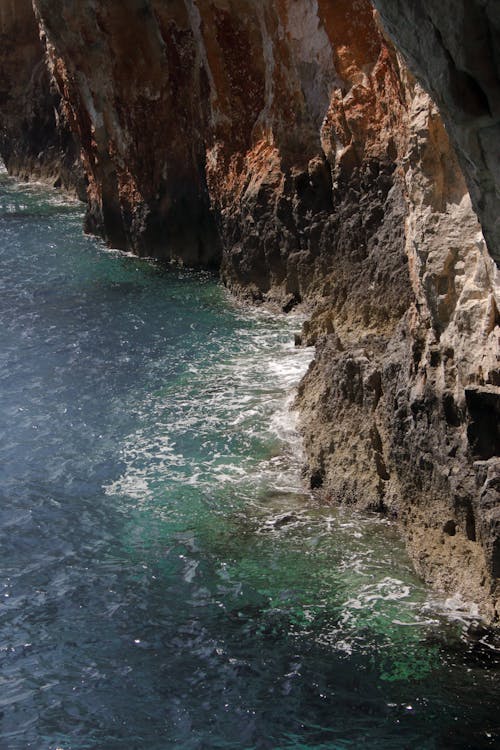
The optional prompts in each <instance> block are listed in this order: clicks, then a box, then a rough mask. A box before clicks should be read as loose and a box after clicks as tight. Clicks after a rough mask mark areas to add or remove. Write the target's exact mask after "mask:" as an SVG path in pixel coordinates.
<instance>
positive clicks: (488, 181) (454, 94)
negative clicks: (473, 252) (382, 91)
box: [373, 0, 500, 264]
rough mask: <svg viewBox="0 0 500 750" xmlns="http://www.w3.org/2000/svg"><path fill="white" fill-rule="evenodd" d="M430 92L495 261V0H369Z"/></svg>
mask: <svg viewBox="0 0 500 750" xmlns="http://www.w3.org/2000/svg"><path fill="white" fill-rule="evenodd" d="M373 4H374V5H375V6H376V7H377V8H378V9H379V11H380V12H381V14H382V18H383V20H384V23H385V25H386V27H387V29H388V30H389V31H390V33H391V36H392V38H393V39H394V40H395V41H396V43H397V44H398V47H399V49H400V50H401V51H402V52H403V53H404V55H405V57H406V59H407V60H408V62H409V64H410V66H411V68H412V70H413V72H414V73H415V74H417V75H418V76H419V78H420V80H421V81H422V83H423V85H424V86H425V89H426V90H427V91H428V92H430V94H431V95H432V97H433V99H434V101H435V102H436V103H437V105H438V106H439V108H440V112H441V115H442V117H443V118H444V121H445V123H446V127H447V129H448V132H449V133H450V135H451V138H452V141H453V144H454V146H455V148H456V151H457V154H458V157H459V160H460V165H461V167H462V170H463V172H464V175H465V177H466V180H467V184H468V187H469V190H470V194H471V198H472V203H473V205H474V209H475V211H476V212H477V215H478V216H479V220H480V222H481V225H482V228H483V232H484V235H485V237H486V240H487V242H488V247H489V251H490V253H491V255H492V256H493V257H494V258H495V260H496V262H497V264H500V211H499V210H498V205H499V200H500V152H499V148H498V142H499V139H500V54H499V49H500V6H499V4H498V3H496V2H488V1H487V0H443V1H442V2H439V3H436V2H434V0H374V2H373Z"/></svg>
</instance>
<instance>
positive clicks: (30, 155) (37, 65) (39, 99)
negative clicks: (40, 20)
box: [0, 0, 85, 198]
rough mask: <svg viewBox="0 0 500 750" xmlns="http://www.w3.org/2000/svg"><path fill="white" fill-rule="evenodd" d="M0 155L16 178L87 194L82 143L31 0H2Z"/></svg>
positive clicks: (0, 10) (0, 36) (0, 11)
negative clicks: (70, 119)
mask: <svg viewBox="0 0 500 750" xmlns="http://www.w3.org/2000/svg"><path fill="white" fill-rule="evenodd" d="M0 157H1V159H2V160H3V162H4V164H5V166H6V168H7V170H8V172H9V173H10V174H12V175H15V176H16V177H19V178H21V179H39V180H47V181H49V182H51V183H52V184H54V185H55V186H57V187H63V188H65V189H66V190H70V191H72V192H77V193H78V194H79V195H80V196H81V197H82V198H84V197H85V185H84V175H83V170H82V168H81V164H80V158H79V148H78V145H77V143H76V142H75V139H74V137H73V135H72V133H71V131H70V129H69V127H68V125H67V123H66V121H65V118H64V114H63V112H62V109H61V97H60V94H59V92H58V91H57V89H56V87H55V86H54V84H53V82H52V81H51V78H50V74H49V71H48V69H47V66H46V63H45V54H44V47H43V44H42V42H41V40H40V34H39V28H38V24H37V22H36V19H35V17H34V14H33V8H32V5H31V0H16V2H12V0H0Z"/></svg>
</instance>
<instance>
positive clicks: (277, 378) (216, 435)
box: [105, 310, 312, 502]
mask: <svg viewBox="0 0 500 750" xmlns="http://www.w3.org/2000/svg"><path fill="white" fill-rule="evenodd" d="M239 315H240V316H242V315H243V313H241V312H240V313H239ZM245 316H246V317H247V318H248V317H250V319H252V318H253V319H254V321H255V323H256V327H255V328H243V329H242V330H240V331H238V336H239V339H240V344H241V348H240V350H239V351H237V352H236V353H235V352H234V351H233V352H229V353H228V352H224V351H219V352H217V351H216V352H215V354H214V356H213V357H212V359H211V360H209V361H203V362H200V363H197V364H194V363H191V364H190V365H189V367H188V368H187V372H186V374H185V376H184V379H183V381H182V385H180V386H179V387H172V388H169V386H168V384H167V387H166V390H165V393H164V394H163V395H162V396H155V397H153V398H151V399H148V401H147V403H144V404H143V406H142V411H143V413H144V421H145V422H146V423H147V424H148V427H147V428H146V429H140V430H138V431H137V432H136V433H134V434H132V435H130V436H129V438H128V439H127V440H126V441H125V444H124V445H123V447H122V459H123V461H124V463H125V465H126V469H125V472H124V473H123V474H122V476H121V477H120V478H119V479H118V480H116V481H115V482H113V483H112V484H109V485H108V486H106V487H105V491H106V493H107V494H124V495H127V496H128V497H129V498H131V499H133V500H135V501H136V502H141V501H144V500H146V499H150V500H152V499H153V498H154V496H155V494H157V492H158V487H159V485H161V484H162V483H164V484H165V485H167V484H172V485H179V484H180V485H189V486H196V487H198V488H199V489H200V491H215V490H216V489H217V488H219V489H222V488H224V487H233V488H234V490H235V491H237V492H239V493H240V495H241V496H242V497H243V496H249V495H253V494H254V493H255V491H258V490H262V491H264V490H265V489H270V490H272V491H276V490H279V491H281V492H301V491H302V484H301V476H300V465H301V462H302V455H301V452H300V448H301V442H300V437H299V435H298V433H297V424H296V415H295V413H294V412H293V411H292V410H291V406H292V403H293V400H294V394H295V389H296V387H297V385H298V383H299V382H300V379H301V377H302V375H303V374H304V373H305V371H306V369H307V367H308V365H309V362H310V361H311V358H312V350H310V349H308V350H305V349H298V348H296V347H295V346H293V343H292V326H294V327H296V326H297V325H298V321H297V319H295V320H294V319H293V318H283V321H280V322H282V323H283V328H281V327H280V325H279V323H278V324H277V323H276V318H272V317H271V316H270V314H269V313H262V311H254V310H251V311H248V313H247V312H245ZM151 417H153V419H152V418H151ZM183 446H184V447H183ZM269 450H270V451H271V454H270V455H267V456H265V457H264V458H262V459H260V460H256V458H255V453H256V452H257V453H261V452H264V453H267V452H268V451H269Z"/></svg>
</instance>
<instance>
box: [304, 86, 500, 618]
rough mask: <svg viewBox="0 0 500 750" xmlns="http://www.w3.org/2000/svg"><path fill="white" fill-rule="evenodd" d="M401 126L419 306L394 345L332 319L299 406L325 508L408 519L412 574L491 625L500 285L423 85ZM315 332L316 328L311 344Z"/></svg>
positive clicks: (498, 555) (381, 335) (497, 547)
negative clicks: (342, 506) (470, 603)
mask: <svg viewBox="0 0 500 750" xmlns="http://www.w3.org/2000/svg"><path fill="white" fill-rule="evenodd" d="M410 90H411V86H409V88H408V91H410ZM407 114H408V128H409V139H408V146H407V151H406V153H405V155H404V158H403V159H402V164H403V165H404V176H405V188H406V189H405V195H406V201H407V218H406V240H405V242H406V253H407V257H408V267H409V271H410V278H411V287H412V289H413V293H414V299H413V302H412V303H411V304H410V305H409V306H408V309H407V311H406V312H405V314H404V315H403V316H402V317H401V319H400V321H399V323H398V325H397V327H396V328H395V329H394V331H393V332H392V333H391V334H390V335H387V333H386V332H383V331H381V330H380V329H379V330H375V331H370V330H367V329H364V330H363V329H358V330H353V329H349V328H346V327H345V326H342V325H339V322H338V317H335V318H334V324H332V330H331V332H324V333H323V334H321V333H320V334H319V340H318V344H317V356H316V359H315V361H314V362H313V364H312V366H311V368H310V370H309V372H308V374H307V376H306V378H305V380H304V381H303V383H302V385H301V389H300V393H299V397H298V405H299V406H300V409H301V423H302V429H303V433H304V437H305V442H306V450H307V454H308V456H309V467H308V477H309V481H310V483H311V485H312V486H313V487H317V488H321V492H322V493H323V495H324V496H325V497H327V498H328V497H333V498H342V499H343V501H344V502H350V503H353V504H356V505H358V506H362V507H366V508H369V509H374V510H382V511H384V512H386V513H388V514H389V515H390V516H392V517H394V518H398V519H400V521H401V522H402V526H403V528H404V529H405V534H406V539H407V543H408V548H409V551H410V553H411V556H412V558H413V560H414V562H415V564H416V567H417V569H418V571H419V572H420V573H421V574H422V575H423V576H424V577H425V578H426V579H427V580H428V581H430V582H432V583H433V584H434V585H437V586H438V587H440V588H441V589H443V590H447V591H455V592H457V591H458V592H460V593H462V595H463V597H464V598H465V599H466V600H471V599H472V600H474V601H476V602H477V603H479V605H480V607H481V611H482V612H483V613H484V614H486V615H487V616H488V617H489V618H491V619H495V618H497V617H498V598H499V591H498V573H499V562H500V539H499V519H500V507H499V494H498V488H499V477H500V461H499V458H498V456H499V455H500V451H499V449H500V444H499V432H498V425H499V409H498V406H499V397H500V388H499V387H498V383H499V327H498V326H499V316H498V304H499V286H498V279H497V274H498V271H497V268H496V266H495V263H494V262H493V260H492V258H491V257H490V256H489V254H488V252H487V249H486V245H485V242H484V239H483V236H482V233H481V228H480V226H479V223H478V221H477V217H476V215H475V214H474V212H473V210H472V207H471V202H470V197H469V194H468V192H467V189H466V186H465V182H464V179H463V176H462V173H461V171H460V168H459V166H458V162H457V159H456V157H455V154H454V152H453V150H452V149H451V147H450V143H449V140H448V136H447V134H446V131H445V130H444V127H443V124H442V121H441V119H440V117H439V114H438V112H437V110H436V108H435V105H434V104H433V103H432V101H431V100H430V99H429V97H428V96H427V94H425V93H424V92H423V91H422V90H421V89H420V88H419V86H418V85H417V86H413V96H412V97H411V100H410V102H409V108H408V113H407ZM322 315H323V313H320V314H319V322H320V325H321V322H322V321H321V317H322ZM333 325H335V328H334V327H333ZM315 326H316V316H315V315H313V317H312V320H311V321H310V322H309V323H308V324H307V327H306V333H307V334H309V335H310V331H311V330H314V329H315ZM316 335H317V334H316Z"/></svg>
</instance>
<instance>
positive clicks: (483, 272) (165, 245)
mask: <svg viewBox="0 0 500 750" xmlns="http://www.w3.org/2000/svg"><path fill="white" fill-rule="evenodd" d="M33 4H34V8H35V12H36V19H37V22H38V25H39V28H40V31H41V36H42V41H43V43H44V46H45V49H46V60H47V65H48V70H49V72H50V76H51V81H52V82H53V83H55V85H56V87H57V91H58V96H59V97H60V101H61V104H59V100H58V104H57V108H56V109H57V111H59V112H60V113H61V115H62V117H63V118H64V121H65V122H67V123H68V124H69V125H70V127H71V129H72V132H73V138H74V139H75V140H76V141H77V142H78V143H79V144H80V147H81V154H82V162H83V166H84V170H85V174H86V178H87V181H88V189H87V199H88V212H87V228H88V229H90V230H91V231H93V232H96V233H99V234H101V235H102V236H104V237H105V238H106V239H107V240H108V241H109V242H110V243H111V244H113V245H115V246H118V247H122V248H127V249H132V250H133V251H135V252H137V253H139V254H142V255H155V256H156V257H159V258H163V259H167V260H169V259H173V260H177V261H180V262H183V263H187V264H190V265H199V266H208V267H210V266H213V267H217V268H219V269H220V272H221V274H222V277H223V279H224V281H225V282H226V284H227V285H228V286H229V287H230V288H231V289H232V290H233V291H234V292H236V293H238V294H240V295H242V296H244V297H247V298H250V299H252V300H255V301H267V302H272V303H274V304H279V305H280V306H281V307H282V308H283V309H284V310H290V309H292V308H293V307H294V306H296V305H297V304H299V303H301V302H302V303H304V304H306V305H308V307H309V308H310V310H311V318H310V321H309V323H308V324H307V325H306V326H305V327H304V330H303V332H302V335H301V338H302V342H303V343H310V344H316V346H317V355H316V358H315V361H314V363H313V365H312V366H311V368H310V371H309V373H308V374H307V376H306V378H305V379H304V381H303V383H302V386H301V389H300V394H299V397H298V405H299V406H300V413H301V424H302V429H303V433H304V441H305V446H306V451H307V456H308V467H307V472H306V474H307V479H308V481H309V483H310V485H311V487H312V488H313V489H315V490H316V491H318V492H319V493H321V494H322V495H323V497H324V498H325V499H329V500H335V501H341V502H351V503H353V504H356V505H360V506H363V507H369V508H372V509H377V510H382V511H384V512H389V513H390V514H391V515H392V516H393V517H397V518H399V519H400V521H401V525H402V528H403V529H404V533H405V535H406V538H407V540H408V547H409V550H410V552H411V554H412V556H413V559H414V560H415V562H416V565H417V568H418V570H419V571H420V572H421V573H422V575H424V576H425V577H426V578H428V579H429V580H430V581H432V582H433V583H435V584H436V585H438V586H440V587H442V588H445V589H447V590H458V591H460V592H462V594H464V596H465V597H466V598H473V599H475V600H476V601H477V602H478V603H479V604H480V606H481V609H482V611H483V613H484V614H485V615H486V616H488V617H489V618H491V619H494V618H495V617H498V587H497V581H498V575H499V570H500V541H499V526H500V506H499V503H498V484H499V468H498V458H497V457H498V455H499V448H500V446H499V434H498V409H499V406H498V404H499V393H500V388H499V385H500V381H499V372H498V349H499V342H498V335H499V326H498V323H499V315H498V304H499V302H498V280H497V273H498V272H497V268H496V266H495V264H494V262H493V260H492V258H491V254H494V253H495V251H496V248H498V247H499V246H500V243H499V242H497V239H498V238H497V236H496V231H497V230H496V228H495V227H496V224H495V221H493V218H492V217H495V220H496V218H497V215H496V214H495V211H494V207H495V205H496V206H497V207H498V199H497V198H495V178H494V169H493V167H495V165H494V164H493V163H490V162H491V160H492V159H493V158H494V157H493V155H492V154H493V151H491V153H490V152H489V151H488V148H487V146H488V144H490V145H491V144H492V143H493V142H492V141H491V143H490V140H488V138H489V135H488V133H489V134H490V135H491V132H490V131H491V128H490V124H491V123H490V121H489V120H488V119H487V118H488V117H492V118H493V117H494V113H493V110H492V106H493V105H492V106H491V107H490V110H491V111H490V113H489V114H487V113H485V110H484V107H483V110H481V111H479V109H480V106H479V105H480V104H481V103H482V104H481V106H483V105H484V101H483V99H481V97H479V99H480V102H479V103H477V102H476V104H477V107H479V109H477V107H476V109H475V110H474V106H476V105H474V106H473V103H474V101H475V99H474V96H473V94H470V96H471V97H472V99H471V102H472V103H471V104H470V106H469V104H467V105H466V109H467V112H468V115H467V116H468V117H470V118H471V119H470V120H466V118H465V119H464V117H465V116H463V117H462V116H459V114H457V108H456V106H455V109H453V108H452V107H451V106H450V107H448V108H446V103H447V100H446V96H447V95H448V94H447V92H448V93H449V87H453V86H455V85H457V86H458V83H457V80H458V81H459V82H460V81H462V83H463V82H464V81H467V82H468V84H470V86H471V89H472V91H473V92H475V95H476V98H477V96H478V94H477V87H476V88H474V86H473V85H472V84H471V83H470V80H469V79H470V78H474V75H475V74H476V73H477V75H478V76H479V75H480V74H481V75H486V76H487V78H488V81H490V84H491V85H490V84H489V85H490V88H488V92H490V90H491V91H494V86H493V83H492V74H491V71H490V72H488V71H486V72H485V69H484V66H483V68H481V65H480V59H479V58H480V57H481V55H480V54H479V53H476V57H475V58H474V59H475V63H474V65H475V67H473V63H472V62H471V61H470V60H471V59H472V58H471V57H470V56H469V58H468V60H469V62H468V67H466V70H467V71H472V72H468V73H467V75H468V76H469V78H467V77H466V78H463V77H460V76H458V79H457V75H454V74H453V75H452V72H450V71H451V70H452V68H451V67H450V66H449V67H448V68H447V70H448V72H449V77H448V78H446V77H444V76H443V75H441V74H440V75H436V76H434V73H433V72H432V71H431V72H430V73H429V74H427V73H425V70H424V72H422V70H423V68H422V66H421V65H420V66H419V65H418V64H416V65H415V72H416V73H417V74H418V75H419V76H420V78H421V82H422V83H423V84H424V86H425V87H426V88H428V89H429V90H431V91H432V93H433V94H434V98H435V99H436V101H437V102H438V104H439V105H440V106H441V107H442V109H443V111H445V119H446V122H447V125H448V131H449V132H450V134H451V137H452V140H453V143H454V145H455V147H456V152H457V153H458V159H457V156H455V150H454V148H453V147H452V146H451V145H450V142H449V139H448V135H447V132H446V130H445V127H444V125H443V121H442V119H441V116H440V114H439V112H438V110H437V108H436V105H435V104H434V103H433V101H432V100H431V99H430V98H429V96H428V94H427V93H425V91H424V90H423V89H422V88H421V87H420V84H419V83H417V82H416V81H415V80H414V78H413V77H412V74H411V73H410V72H409V71H408V70H407V68H406V65H405V63H404V62H403V60H402V58H401V57H400V56H399V53H398V52H396V50H395V49H394V48H393V46H392V44H391V42H390V41H389V40H388V38H387V37H386V36H385V33H386V32H385V31H384V30H383V29H382V27H381V26H380V25H379V22H378V19H377V17H376V14H375V13H374V10H373V8H372V6H371V4H370V3H369V2H368V0H349V1H348V0H279V2H271V0H259V1H257V0H238V1H236V0H196V1H195V0H170V2H168V3H165V2H162V1H160V0H123V2H121V3H120V4H116V3H109V2H105V1H104V0H89V2H87V3H85V4H81V3H76V2H75V1H74V0H35V1H34V3H33ZM4 5H5V7H10V4H9V3H4ZM377 5H380V7H381V8H382V10H383V11H384V19H385V20H386V21H387V22H388V24H389V26H390V28H391V30H393V26H394V29H395V30H396V33H398V30H397V28H396V26H397V24H396V21H397V18H398V16H397V14H398V13H399V12H401V13H403V10H404V9H403V6H404V5H405V3H403V2H400V3H393V4H391V3H390V2H387V3H385V2H383V0H381V1H380V3H378V2H377ZM408 5H409V3H408ZM424 5H425V3H423V2H422V3H416V4H414V6H415V8H416V7H417V6H418V7H421V6H422V7H423V6H424ZM448 5H449V4H448ZM448 5H447V4H446V3H444V4H442V7H443V9H444V8H445V6H446V7H448ZM483 5H484V4H483ZM397 6H401V8H400V9H399V10H398V7H397ZM450 8H451V6H450ZM404 12H405V13H409V12H410V11H409V10H408V9H406V10H405V11H404ZM391 13H392V14H393V15H391ZM7 15H8V14H7ZM401 17H402V18H403V17H405V16H401ZM8 18H9V19H10V20H9V23H10V24H11V25H10V26H9V32H8V33H9V37H10V36H11V35H13V34H17V35H18V37H19V39H21V38H24V37H23V36H22V33H21V30H19V29H17V27H15V26H12V23H13V22H12V19H11V16H8ZM436 18H437V17H436ZM413 20H414V21H415V23H417V22H418V17H417V16H415V19H413ZM432 23H433V24H434V23H435V29H438V28H439V24H438V23H437V21H435V20H434V21H432ZM391 24H392V25H391ZM27 28H28V26H27V25H25V26H24V27H23V29H27ZM414 28H415V27H414ZM481 28H482V27H481ZM23 33H24V32H23ZM440 33H441V41H443V40H446V39H447V37H446V34H444V33H443V32H440ZM30 34H31V32H30ZM436 35H437V32H436ZM436 35H435V36H436ZM407 36H408V34H407V32H406V31H405V32H404V35H403V37H402V39H401V45H402V47H403V48H404V51H405V52H407V54H408V55H409V57H410V58H411V59H410V64H413V62H412V61H413V60H414V59H415V60H416V61H417V63H418V62H419V60H420V63H421V62H422V60H421V58H422V57H426V48H425V47H422V49H420V48H419V49H417V51H416V52H415V50H413V48H411V45H410V42H409V41H408V40H407ZM413 36H418V35H415V34H413ZM436 38H437V39H438V42H439V38H438V35H437V36H436ZM481 38H482V37H481ZM30 39H32V34H31V36H30ZM476 42H477V40H476ZM450 44H451V43H448V42H445V41H443V45H444V47H446V48H447V49H448V48H450V49H452V51H453V50H458V47H457V44H458V43H456V44H455V47H450ZM472 46H473V45H472ZM438 47H439V45H438ZM444 47H443V48H444ZM407 48H408V49H407ZM30 49H31V48H30ZM37 50H38V52H37V54H38V55H39V54H40V51H39V48H37ZM434 52H435V50H434V48H433V54H434ZM442 54H444V53H442ZM442 54H441V58H442ZM450 54H452V53H450ZM457 54H458V52H457ZM412 55H413V57H412ZM471 55H472V52H471ZM419 56H420V57H419ZM452 56H453V55H452ZM429 58H430V55H429ZM441 58H440V59H441ZM26 59H27V58H26ZM35 59H39V58H36V55H35V53H34V52H33V60H35ZM430 59H431V58H430ZM446 59H447V60H448V58H446ZM441 62H442V60H441ZM448 62H449V60H448ZM0 64H1V65H4V66H6V65H7V60H6V58H5V59H4V57H2V55H0ZM485 64H486V63H485ZM30 65H31V63H30ZM471 66H472V67H471ZM29 68H30V66H29V65H28V66H27V69H29ZM459 68H460V66H459V65H458V67H457V69H459ZM31 69H32V70H33V66H32V67H31ZM440 70H441V69H440ZM17 75H18V74H17V73H16V75H14V72H13V71H10V72H9V71H7V73H6V80H7V81H8V82H9V86H11V89H12V90H13V89H14V87H15V86H18V85H19V78H18V77H16V76H17ZM488 76H489V77H488ZM434 77H435V78H436V81H437V82H439V86H437V83H436V82H434ZM431 78H432V80H433V82H434V83H436V90H434V89H433V87H432V86H431V85H430V83H431ZM452 79H453V80H452ZM481 80H482V79H481ZM460 85H462V84H460ZM463 85H464V86H465V83H463ZM484 85H486V84H484ZM481 86H483V84H481ZM463 90H464V89H463V87H462V89H460V91H463ZM450 91H451V89H450ZM450 96H452V95H451V94H450ZM453 96H454V99H453V101H455V104H456V103H457V102H458V101H461V94H460V95H459V94H453ZM488 96H489V94H488ZM491 96H493V94H491ZM42 99H43V100H44V101H45V98H44V97H42V96H40V95H39V94H36V95H35V94H30V93H29V94H28V96H27V97H26V101H27V102H28V103H33V102H36V101H41V100H42ZM30 106H31V105H30ZM472 110H474V111H472ZM10 112H11V110H9V109H8V108H5V107H4V109H3V110H1V109H0V118H1V119H2V124H3V129H4V131H3V132H4V133H5V138H4V140H5V143H6V144H13V146H15V149H17V151H18V152H20V149H21V146H16V145H15V144H16V143H17V142H19V143H20V144H22V143H25V142H27V143H31V142H32V140H33V139H34V137H35V136H34V135H33V134H32V132H31V131H30V130H29V129H28V131H27V132H26V133H24V132H23V135H22V137H19V132H20V131H19V129H17V130H16V127H15V125H16V118H15V117H14V118H13V119H12V120H9V117H10ZM460 118H461V119H460ZM17 122H18V121H17ZM471 122H473V123H475V124H473V125H471ZM9 123H12V124H13V126H12V127H11V125H10V124H9ZM483 126H484V127H483ZM9 128H10V129H9ZM474 128H476V130H474ZM42 129H44V130H45V131H46V132H52V133H53V132H54V128H52V130H50V128H49V127H48V126H46V125H44V126H43V128H42ZM483 129H485V130H487V131H488V133H487V134H486V135H485V134H484V133H483ZM34 132H35V133H36V132H38V126H37V127H36V128H35V130H34ZM471 132H477V139H476V140H477V143H481V144H483V145H482V149H480V151H481V159H482V160H483V161H481V159H480V158H479V156H478V152H477V149H478V148H479V147H478V146H477V143H476V145H474V143H472V140H473V139H472V140H471ZM467 133H468V135H467ZM464 134H465V135H464ZM16 139H17V141H16ZM483 141H484V143H483ZM471 144H472V145H471ZM485 144H486V145H485ZM5 148H6V147H4V151H5ZM43 153H44V150H43V149H42V154H43ZM474 165H475V166H474ZM462 169H464V170H465V177H466V180H467V185H468V186H469V189H470V191H471V195H472V200H473V203H474V206H475V208H476V210H477V211H478V214H479V216H480V219H481V221H482V222H483V226H484V229H485V232H486V236H487V240H488V243H489V249H490V253H491V254H490V253H488V250H487V247H486V244H485V241H484V239H483V236H482V232H481V227H480V225H479V223H478V220H477V217H476V214H475V213H474V211H473V209H472V205H471V199H470V197H469V193H468V188H467V186H466V180H465V179H464V176H463V174H462ZM474 170H475V171H474ZM488 175H489V176H488ZM492 186H493V187H492ZM495 200H497V203H495Z"/></svg>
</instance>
